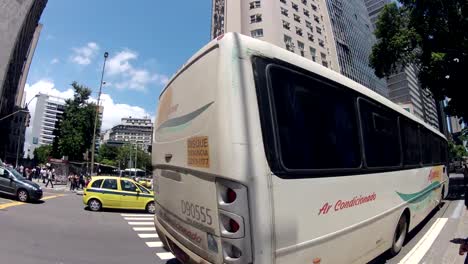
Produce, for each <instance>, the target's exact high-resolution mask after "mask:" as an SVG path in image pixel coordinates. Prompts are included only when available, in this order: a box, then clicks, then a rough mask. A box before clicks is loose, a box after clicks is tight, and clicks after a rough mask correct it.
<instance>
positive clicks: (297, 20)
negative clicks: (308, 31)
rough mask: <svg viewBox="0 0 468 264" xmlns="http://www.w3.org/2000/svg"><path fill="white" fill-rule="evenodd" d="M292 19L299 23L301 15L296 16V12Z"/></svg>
mask: <svg viewBox="0 0 468 264" xmlns="http://www.w3.org/2000/svg"><path fill="white" fill-rule="evenodd" d="M294 20H295V21H296V22H299V23H301V17H300V16H298V15H296V14H294Z"/></svg>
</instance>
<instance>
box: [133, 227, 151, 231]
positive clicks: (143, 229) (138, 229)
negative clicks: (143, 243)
mask: <svg viewBox="0 0 468 264" xmlns="http://www.w3.org/2000/svg"><path fill="white" fill-rule="evenodd" d="M133 230H134V231H156V227H134V228H133Z"/></svg>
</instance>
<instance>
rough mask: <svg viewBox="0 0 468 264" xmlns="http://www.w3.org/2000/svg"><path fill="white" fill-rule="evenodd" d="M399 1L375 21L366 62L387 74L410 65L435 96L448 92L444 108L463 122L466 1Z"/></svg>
mask: <svg viewBox="0 0 468 264" xmlns="http://www.w3.org/2000/svg"><path fill="white" fill-rule="evenodd" d="M399 2H400V4H396V3H391V4H389V5H387V6H385V8H384V9H383V10H382V12H381V14H380V17H379V19H378V21H377V23H376V30H375V35H376V37H377V43H376V44H375V45H374V47H373V49H372V54H371V56H370V65H371V67H373V68H374V70H375V74H376V75H377V76H378V77H388V76H390V75H392V74H394V73H396V72H398V71H400V70H401V69H402V67H405V66H408V65H414V66H415V67H416V68H417V69H418V78H419V81H420V82H421V85H422V87H423V88H428V89H429V90H430V91H431V92H432V94H433V95H434V98H435V99H436V100H438V101H440V100H443V99H445V98H446V97H448V98H450V99H451V100H450V102H449V103H448V106H447V107H446V109H445V110H446V112H447V113H448V114H450V115H452V116H457V117H460V118H462V119H463V120H464V121H465V122H467V121H468V103H467V99H466V98H467V89H466V83H468V74H467V73H468V62H467V59H468V19H466V18H467V17H468V1H466V0H443V1H441V0H427V1H415V0H400V1H399ZM463 87H465V88H463Z"/></svg>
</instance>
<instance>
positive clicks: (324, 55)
mask: <svg viewBox="0 0 468 264" xmlns="http://www.w3.org/2000/svg"><path fill="white" fill-rule="evenodd" d="M320 57H321V59H322V60H323V61H326V60H327V54H325V53H323V52H320Z"/></svg>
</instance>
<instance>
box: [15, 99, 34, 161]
mask: <svg viewBox="0 0 468 264" xmlns="http://www.w3.org/2000/svg"><path fill="white" fill-rule="evenodd" d="M37 97H39V94H36V95H35V96H34V97H33V98H31V100H29V102H28V103H27V104H26V105H25V106H24V109H26V110H20V111H17V112H26V118H24V121H23V123H22V124H21V125H20V131H19V132H18V142H17V144H16V163H15V165H16V167H18V161H19V153H20V145H21V144H20V141H21V126H24V137H25V141H26V119H27V117H28V116H27V115H29V109H28V106H29V104H30V103H31V102H32V100H34V99H35V98H37Z"/></svg>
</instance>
